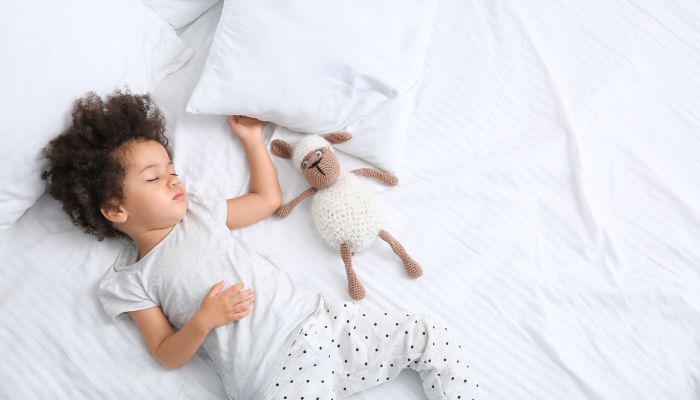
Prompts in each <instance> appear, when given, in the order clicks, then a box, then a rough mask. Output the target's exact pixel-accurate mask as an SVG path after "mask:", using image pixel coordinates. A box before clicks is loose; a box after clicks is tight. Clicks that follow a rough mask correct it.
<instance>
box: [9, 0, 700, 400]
mask: <svg viewBox="0 0 700 400" xmlns="http://www.w3.org/2000/svg"><path fill="white" fill-rule="evenodd" d="M440 7H441V8H440V11H439V15H438V17H437V22H436V25H435V29H434V32H433V35H432V39H431V48H430V51H429V54H428V56H427V62H426V65H425V69H424V78H423V81H422V83H421V86H420V88H419V89H418V95H417V98H416V106H415V110H414V113H413V116H412V119H411V125H410V130H409V134H408V138H407V141H406V145H405V149H404V160H405V161H404V165H402V168H401V176H400V179H401V182H400V184H399V185H398V186H397V187H391V188H388V187H385V186H382V185H379V184H377V183H375V182H372V181H370V180H367V181H365V182H364V183H365V184H366V185H367V187H368V188H369V189H370V191H371V192H373V193H374V195H375V196H376V197H377V201H378V202H379V204H380V205H381V206H382V208H383V212H384V216H385V227H384V228H385V229H387V230H388V231H389V232H391V233H392V235H394V236H395V237H396V238H397V239H399V240H400V241H401V243H402V244H403V245H404V246H405V247H406V249H407V250H408V251H409V252H410V253H411V255H412V256H413V257H414V258H415V259H416V260H417V261H419V262H420V263H421V264H422V265H423V268H424V276H423V277H421V278H420V279H418V280H415V281H413V280H409V279H407V278H405V276H404V275H403V274H402V268H401V265H400V263H399V262H397V260H396V257H395V256H394V254H393V253H392V252H391V249H389V248H388V247H386V246H383V245H382V243H377V244H375V245H374V246H373V247H371V248H369V249H368V250H366V251H364V252H362V253H361V254H358V255H357V256H356V258H355V259H354V262H355V264H356V271H357V274H358V275H359V277H360V279H362V281H363V283H364V285H365V287H366V289H367V293H368V296H367V298H366V300H363V307H368V308H377V309H393V310H410V311H412V312H420V313H427V314H432V315H434V316H436V317H438V318H440V319H443V320H445V321H446V322H447V324H448V325H449V326H450V327H451V329H453V331H454V332H456V335H457V336H458V337H457V339H458V340H459V341H460V342H461V343H462V344H463V347H464V348H465V350H466V351H468V353H469V354H470V357H471V359H470V363H471V365H472V366H473V368H475V373H477V374H478V378H479V381H480V386H481V387H482V395H483V397H484V398H492V399H518V400H530V399H532V400H535V399H537V400H540V399H551V400H555V399H556V400H558V399H580V400H584V399H585V400H620V399H635V400H636V399H649V400H651V399H654V400H656V399H674V400H691V399H697V398H698V393H700V392H698V390H699V389H698V388H699V386H698V382H700V340H698V338H699V337H700V291H698V288H700V268H699V267H698V265H700V247H698V246H697V238H698V237H700V186H698V184H697V176H698V171H700V161H699V159H698V157H697V154H700V133H699V132H700V118H699V117H698V115H700V113H699V112H698V111H697V110H700V97H698V96H697V94H698V93H700V75H699V74H698V73H697V71H700V24H699V23H698V22H697V21H698V20H700V19H699V18H698V17H700V5H698V4H697V2H694V1H690V0H684V1H677V2H671V3H669V2H655V1H641V0H610V1H602V0H596V1H589V2H578V3H562V2H557V1H554V0H544V1H541V2H538V3H530V4H527V6H526V5H524V4H521V3H518V2H515V1H509V0H496V1H492V0H488V1H487V0H474V1H468V2H467V1H463V0H442V1H441V5H440ZM217 11H218V12H220V6H219V8H218V10H216V9H214V10H210V11H209V12H207V13H205V15H204V16H203V17H202V18H200V19H199V20H198V21H209V22H207V23H211V24H212V26H211V29H212V30H213V24H215V22H216V21H217V15H216V12H217ZM207 18H208V19H207ZM192 28H196V29H200V30H199V31H195V30H191V29H192ZM188 34H189V36H187V35H188ZM183 35H185V36H186V37H188V38H189V39H188V40H191V41H190V43H191V44H192V45H193V47H195V49H201V50H200V52H199V56H200V57H201V53H202V52H204V51H205V50H204V48H205V47H206V46H204V45H202V43H206V40H207V32H206V29H203V25H200V26H199V27H198V26H197V22H195V24H193V25H192V26H190V27H188V28H186V29H185V30H184V31H183ZM196 43H200V46H201V47H197V44H196ZM195 53H196V55H195V57H197V53H198V52H195ZM191 65H192V67H190V69H183V70H181V71H178V72H177V73H175V74H173V76H172V79H170V80H166V81H165V82H164V85H165V86H163V87H162V88H161V89H160V90H161V92H160V93H161V96H163V94H167V96H163V97H162V98H163V99H165V100H167V97H168V96H172V97H173V101H172V102H168V101H164V104H165V107H166V108H167V109H168V110H166V111H167V112H168V113H169V114H166V116H167V118H168V119H172V121H173V122H175V121H177V123H175V124H173V125H172V126H171V129H172V132H173V135H174V136H175V143H176V146H177V148H176V156H179V159H180V160H181V162H182V164H183V165H182V166H183V168H184V169H185V170H186V171H188V172H187V173H186V175H191V178H192V180H194V181H198V182H200V184H201V185H204V186H205V187H208V186H212V188H213V187H214V186H215V185H216V184H217V177H219V176H221V177H226V178H225V179H227V184H229V185H230V187H229V188H227V189H226V190H229V191H230V192H231V193H234V192H236V191H237V190H238V188H239V187H241V186H242V185H244V184H245V180H246V175H245V173H244V172H241V169H242V168H243V167H244V162H243V161H242V160H241V159H240V157H242V153H240V152H239V150H240V149H237V148H235V146H232V145H231V142H229V141H228V140H230V137H229V136H227V135H226V131H225V128H226V127H225V124H223V123H222V124H221V126H219V124H217V121H216V119H215V118H214V119H210V120H206V121H205V120H204V119H202V120H198V119H197V118H193V117H192V116H188V115H185V114H181V113H178V112H177V109H178V107H177V106H176V105H177V104H184V102H186V97H187V95H188V93H187V92H188V91H189V90H191V89H188V88H191V87H193V85H194V83H195V82H194V80H195V79H196V77H197V67H196V66H197V60H196V59H193V63H192V64H191ZM180 73H182V74H180ZM178 74H180V75H178ZM168 82H170V83H168ZM167 85H171V86H167ZM176 99H177V100H176ZM170 115H173V117H172V118H171V117H170ZM222 122H223V120H222ZM269 130H270V133H272V137H273V138H274V137H282V138H287V139H289V140H290V141H295V140H296V138H295V137H286V136H284V135H287V134H288V132H285V131H284V130H275V127H272V126H271V127H270V128H269ZM273 130H274V132H272V131H273ZM197 134H208V137H207V139H206V140H201V141H198V140H197ZM199 143H202V144H203V145H202V146H200V147H197V145H198V144H199ZM229 151H230V154H232V156H231V158H230V159H229V158H227V154H229V153H227V152H229ZM209 152H211V154H209ZM339 157H340V158H341V165H342V166H343V168H344V169H348V170H349V169H352V168H355V167H359V166H366V165H365V164H364V163H363V162H362V161H360V160H357V159H355V158H353V157H349V156H345V155H344V154H339ZM273 161H274V162H275V165H276V168H277V171H278V175H279V178H280V181H281V186H282V189H283V196H284V198H285V200H289V199H291V198H292V197H293V196H295V195H296V194H298V193H300V192H301V191H302V190H304V189H305V183H304V182H303V179H302V178H301V177H300V176H299V174H298V172H297V171H295V170H294V169H293V168H291V167H290V165H289V164H288V161H285V160H279V159H275V158H273ZM176 163H177V161H176ZM202 164H206V169H205V168H202ZM232 186H236V187H235V188H233V187H232ZM199 190H201V189H199ZM309 206H310V205H309V204H308V203H304V202H302V203H301V204H300V205H299V206H297V208H296V209H295V211H294V212H293V213H291V214H290V215H289V216H288V217H287V218H285V219H283V220H277V219H276V218H274V217H273V218H269V219H267V220H265V221H264V222H262V223H260V224H257V225H254V226H252V227H250V228H247V229H244V230H240V231H237V232H234V233H232V239H233V240H240V241H243V242H245V243H246V245H247V246H250V247H251V248H252V249H254V250H256V251H258V252H259V253H261V254H264V255H265V256H266V257H268V258H269V259H270V260H271V262H273V263H274V264H275V265H277V266H279V267H280V268H284V269H286V270H287V271H289V272H290V273H292V274H293V275H294V276H296V277H297V279H298V280H299V281H300V282H301V283H302V284H303V285H306V286H308V287H310V288H312V289H314V290H318V291H320V292H322V293H324V294H325V295H327V296H329V297H330V298H336V299H339V300H347V299H346V298H345V297H344V295H345V293H346V281H345V275H344V271H343V267H342V262H341V261H340V258H339V254H338V252H337V251H336V250H335V249H331V248H329V247H328V246H327V245H326V244H325V243H324V242H322V240H321V239H320V238H319V237H318V235H317V234H316V232H315V230H314V227H313V222H312V220H311V216H310V212H309ZM7 235H9V236H7V238H3V241H2V242H0V260H2V261H1V262H0V264H2V279H0V353H2V354H3V356H4V357H5V358H4V359H5V360H8V361H7V362H3V363H0V376H2V377H3V381H7V382H9V383H10V384H9V385H2V386H0V397H8V398H32V397H49V396H51V397H52V398H71V399H73V398H90V397H104V398H126V397H131V398H136V397H141V398H168V399H172V398H181V399H186V398H187V399H189V398H192V399H194V398H205V399H223V398H224V395H223V391H222V390H221V386H220V383H218V382H217V377H216V376H214V375H212V374H213V372H212V371H211V370H209V369H208V367H207V366H206V365H205V364H204V363H203V362H202V360H201V359H199V358H196V359H195V360H194V361H193V363H191V364H188V365H187V366H185V367H184V368H183V369H181V370H177V371H163V370H162V369H159V367H158V366H157V364H156V363H155V362H154V361H153V360H152V359H151V358H150V356H148V355H147V352H146V351H145V348H144V347H143V344H142V343H141V339H140V337H139V334H138V332H137V330H136V327H135V326H133V324H129V323H127V324H118V325H116V326H114V325H111V324H108V321H107V318H106V316H103V315H102V314H101V313H100V312H99V311H100V310H99V308H98V306H99V304H98V303H97V299H96V297H94V296H93V295H94V288H95V285H96V284H97V281H98V280H99V278H100V277H101V275H102V272H103V269H102V268H101V267H99V266H100V265H105V268H106V265H107V260H109V259H110V258H111V257H112V256H113V255H114V254H116V251H118V247H119V246H118V244H117V243H95V242H93V241H91V239H89V238H86V237H84V236H83V235H82V234H81V233H79V232H76V231H75V228H73V227H72V226H71V225H70V223H69V222H68V221H66V220H65V219H62V214H61V211H60V207H58V205H57V204H56V203H55V202H54V201H53V200H51V199H48V198H46V197H44V198H42V199H41V200H40V202H39V203H38V204H37V205H36V206H35V207H34V208H32V209H31V210H30V211H29V212H28V213H27V214H26V215H25V216H23V217H22V219H21V220H20V221H19V223H18V224H17V225H16V226H14V227H13V228H12V229H11V230H9V231H8V234H7ZM33 243H38V245H36V246H35V245H34V244H33ZM309 259H313V261H314V262H313V263H310V262H309ZM37 294H40V295H41V296H44V297H46V298H48V299H50V300H49V301H46V302H45V303H41V304H39V305H35V302H34V301H33V299H34V298H35V297H36V296H37ZM90 296H93V297H94V298H93V300H94V302H91V301H89V300H86V299H89V298H90ZM76 326H79V327H81V329H79V330H78V331H77V332H76V330H75V327H76ZM105 366H109V367H108V368H105ZM417 379H418V376H417V375H416V374H412V373H406V372H404V373H402V374H401V375H400V376H399V378H397V380H395V381H392V382H389V383H388V384H386V385H381V386H378V387H376V388H374V389H371V390H369V391H366V392H363V393H359V394H357V395H356V396H354V397H353V398H355V399H358V400H365V399H375V398H382V399H392V398H401V399H408V400H411V399H414V400H417V399H423V398H424V396H423V394H422V392H421V388H420V385H419V384H418V381H417ZM153 387H157V389H151V388H153Z"/></svg>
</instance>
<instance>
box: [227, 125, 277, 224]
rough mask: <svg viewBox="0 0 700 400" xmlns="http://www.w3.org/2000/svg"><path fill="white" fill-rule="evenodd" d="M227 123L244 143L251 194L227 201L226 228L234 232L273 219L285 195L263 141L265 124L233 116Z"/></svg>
mask: <svg viewBox="0 0 700 400" xmlns="http://www.w3.org/2000/svg"><path fill="white" fill-rule="evenodd" d="M228 123H229V126H230V127H231V130H232V131H233V133H234V134H235V135H236V137H238V139H239V140H240V141H241V144H243V149H244V150H245V154H246V158H247V159H248V166H249V168H250V189H249V191H250V193H248V194H246V195H243V196H239V197H236V198H233V199H228V200H226V205H227V208H228V215H227V217H226V226H228V227H229V229H234V228H240V227H243V226H246V225H250V224H253V223H255V222H258V221H260V220H263V219H265V218H267V217H268V216H270V215H271V214H272V213H274V212H275V211H276V210H277V209H278V208H279V206H280V204H281V203H282V193H281V191H280V184H279V181H278V180H277V173H276V172H275V167H274V166H273V165H272V160H271V159H270V154H268V152H267V148H266V147H265V141H264V140H263V134H262V122H260V121H258V120H257V119H254V118H249V117H241V116H230V117H229V119H228Z"/></svg>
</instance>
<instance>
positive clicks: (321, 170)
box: [271, 132, 352, 189]
mask: <svg viewBox="0 0 700 400" xmlns="http://www.w3.org/2000/svg"><path fill="white" fill-rule="evenodd" d="M351 138H352V135H351V134H350V133H348V132H337V133H327V134H325V135H323V136H318V135H307V136H306V137H305V138H304V139H302V140H300V141H299V143H297V145H296V146H294V148H292V146H291V145H290V144H289V143H287V142H285V141H284V140H281V139H275V140H273V141H272V146H271V150H272V154H274V155H276V156H278V157H282V158H286V159H291V160H292V163H293V164H294V166H295V167H296V168H299V169H300V170H301V173H302V174H303V175H304V178H305V179H306V181H307V182H309V183H310V184H311V186H313V187H315V188H316V189H323V188H327V187H329V186H331V185H333V184H334V183H335V181H336V179H338V176H339V175H340V163H339V162H338V158H337V157H336V156H335V153H334V152H333V149H332V148H331V144H337V143H343V142H346V141H348V140H350V139H351Z"/></svg>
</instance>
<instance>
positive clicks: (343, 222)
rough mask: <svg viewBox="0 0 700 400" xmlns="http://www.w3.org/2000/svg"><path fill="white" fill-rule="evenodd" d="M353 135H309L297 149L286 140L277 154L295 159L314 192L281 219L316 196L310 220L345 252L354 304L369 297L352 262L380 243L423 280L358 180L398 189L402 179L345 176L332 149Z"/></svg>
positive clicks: (277, 145)
mask: <svg viewBox="0 0 700 400" xmlns="http://www.w3.org/2000/svg"><path fill="white" fill-rule="evenodd" d="M350 138H352V135H351V134H350V133H348V132H338V133H328V134H325V135H323V137H321V136H318V135H307V136H306V137H305V138H304V139H302V140H301V141H299V143H297V145H296V146H294V148H292V146H290V145H289V144H288V143H287V142H285V141H284V140H280V139H276V140H274V141H273V142H272V146H271V150H272V154H274V155H276V156H278V157H282V158H286V159H291V160H292V163H293V165H294V166H295V167H296V168H300V169H301V172H302V174H303V175H304V178H305V179H306V180H307V182H309V183H310V184H311V187H310V188H308V189H306V190H305V191H304V192H303V193H301V194H300V195H298V196H297V197H295V198H294V200H292V201H290V202H289V203H287V204H285V205H283V206H281V207H280V208H279V209H278V210H277V212H276V214H277V216H278V217H280V218H284V217H286V216H287V215H288V214H289V213H290V212H291V211H292V209H293V208H294V207H295V206H296V205H297V204H299V203H300V202H301V201H302V200H304V199H305V198H307V197H309V196H312V195H314V197H313V200H312V204H311V214H312V216H313V218H314V222H315V224H316V229H317V230H318V232H319V233H320V234H321V236H322V237H323V239H324V240H325V241H326V242H327V243H328V244H330V245H331V246H333V247H334V248H336V249H338V250H340V256H341V257H342V259H343V263H344V264H345V272H346V274H347V278H348V292H349V293H350V297H352V298H353V299H354V300H359V299H362V298H364V297H365V289H364V287H363V286H362V284H361V283H360V281H359V280H358V278H357V275H356V274H355V271H354V269H353V267H352V256H353V255H354V253H355V252H356V251H361V250H364V249H366V248H368V247H369V246H370V245H372V244H373V243H374V241H375V240H376V238H377V237H380V238H381V239H382V240H384V241H385V242H387V243H388V244H389V246H391V249H392V250H393V251H394V253H396V255H398V256H399V258H401V261H402V262H403V266H404V269H405V270H406V273H407V274H408V276H409V277H411V278H413V279H415V278H418V277H419V276H421V275H422V274H423V270H422V269H421V266H420V265H419V264H418V263H417V262H416V261H414V260H413V259H412V258H411V257H410V256H409V255H408V254H407V253H406V251H405V250H404V248H403V246H401V244H400V243H399V242H398V241H396V239H394V238H393V237H392V236H391V235H390V234H389V233H388V232H387V231H385V230H384V229H381V216H380V213H379V210H378V208H377V206H376V204H375V202H374V200H373V199H372V197H371V196H370V194H369V192H368V191H367V190H366V189H365V188H364V187H363V186H362V185H361V184H360V181H359V179H357V176H366V177H370V178H375V179H378V180H380V181H382V182H384V183H385V184H387V185H390V186H395V185H396V184H398V178H396V177H395V176H393V175H391V174H388V173H386V172H381V171H378V170H375V169H371V168H360V169H356V170H353V171H350V172H349V173H348V172H341V171H340V163H339V162H338V158H337V157H336V156H335V153H334V152H333V150H332V149H331V144H338V143H343V142H345V141H348V140H350Z"/></svg>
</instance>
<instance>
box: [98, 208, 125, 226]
mask: <svg viewBox="0 0 700 400" xmlns="http://www.w3.org/2000/svg"><path fill="white" fill-rule="evenodd" d="M100 212H101V213H102V215H103V216H104V217H105V218H106V219H107V221H109V222H111V223H113V224H121V223H124V222H126V217H127V213H126V210H125V209H124V207H122V206H121V205H113V204H112V205H106V206H104V207H100Z"/></svg>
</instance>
